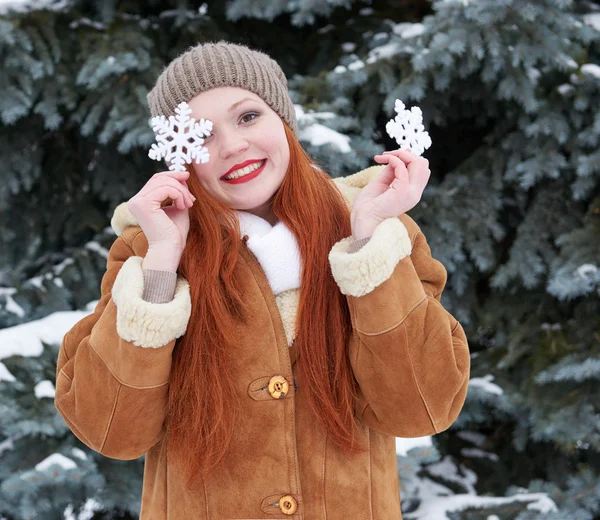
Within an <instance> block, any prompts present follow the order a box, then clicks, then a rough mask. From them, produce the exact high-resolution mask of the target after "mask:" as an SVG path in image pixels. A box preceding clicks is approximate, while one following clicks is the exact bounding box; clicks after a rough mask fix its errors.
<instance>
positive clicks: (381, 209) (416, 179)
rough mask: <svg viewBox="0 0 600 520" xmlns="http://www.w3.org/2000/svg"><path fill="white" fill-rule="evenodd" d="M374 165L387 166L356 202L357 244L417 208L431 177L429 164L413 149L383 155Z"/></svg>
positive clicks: (353, 220) (353, 216) (353, 215)
mask: <svg viewBox="0 0 600 520" xmlns="http://www.w3.org/2000/svg"><path fill="white" fill-rule="evenodd" d="M375 161H376V162H378V163H380V164H387V166H386V167H385V168H383V170H382V171H381V173H380V174H379V176H378V177H377V178H376V179H375V180H373V181H372V182H370V183H369V184H367V185H366V186H365V187H364V188H363V189H362V190H360V193H359V194H358V195H357V197H356V199H355V200H354V205H353V207H352V213H351V224H352V236H353V238H354V239H355V240H359V239H361V238H366V237H370V236H371V235H372V234H373V230H374V229H375V228H376V227H377V226H378V225H379V223H381V222H382V221H383V220H385V219H386V218H391V217H399V216H400V215H402V214H403V213H406V212H407V211H408V210H410V209H412V208H414V207H415V206H416V205H417V203H418V202H419V201H420V200H421V195H422V194H423V191H424V190H425V186H427V182H428V181H429V176H430V175H431V170H430V169H429V161H428V160H427V159H425V158H424V157H420V156H418V155H415V154H413V153H411V152H410V149H408V150H393V151H391V152H383V154H381V155H376V156H375Z"/></svg>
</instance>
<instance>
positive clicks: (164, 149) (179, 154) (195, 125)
mask: <svg viewBox="0 0 600 520" xmlns="http://www.w3.org/2000/svg"><path fill="white" fill-rule="evenodd" d="M191 113H192V109H191V108H190V107H189V105H188V104H187V103H186V102H185V101H182V102H181V103H179V105H177V107H176V108H175V115H174V116H169V118H168V119H167V118H166V117H165V116H156V117H153V118H152V119H151V120H150V124H151V125H152V130H154V134H155V135H156V143H152V147H151V148H150V151H149V152H148V156H149V157H150V159H155V160H157V161H160V160H161V159H163V158H164V159H166V161H167V162H168V163H169V170H172V171H182V170H184V169H185V166H184V165H185V164H190V163H191V162H192V161H193V160H194V159H195V160H196V164H200V163H207V162H208V160H209V158H210V156H209V153H208V150H207V149H206V148H205V147H204V146H203V145H204V138H205V137H208V136H209V135H210V133H211V132H212V126H213V124H212V121H209V120H208V119H200V122H198V121H196V120H195V119H194V118H193V117H189V116H190V114H191ZM157 143H158V144H157Z"/></svg>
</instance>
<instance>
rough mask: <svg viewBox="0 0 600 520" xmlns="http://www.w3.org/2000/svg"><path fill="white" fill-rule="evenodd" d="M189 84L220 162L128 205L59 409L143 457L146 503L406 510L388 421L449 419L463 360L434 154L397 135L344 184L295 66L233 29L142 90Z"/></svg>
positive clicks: (161, 93)
mask: <svg viewBox="0 0 600 520" xmlns="http://www.w3.org/2000/svg"><path fill="white" fill-rule="evenodd" d="M182 101H186V102H188V104H189V106H190V108H191V109H192V117H194V118H195V119H200V118H205V119H209V120H210V121H212V122H213V133H212V134H211V136H209V137H208V138H207V140H206V141H205V146H206V148H207V149H208V151H209V154H210V160H209V162H208V163H206V164H192V165H188V167H187V171H186V172H174V171H165V172H160V174H156V175H154V176H153V177H151V178H150V180H149V181H148V182H147V183H146V185H145V186H144V187H143V188H142V189H141V190H140V192H139V193H137V194H136V195H135V196H134V197H132V198H131V199H130V200H129V201H128V202H127V203H123V204H121V205H120V206H119V207H118V208H117V209H116V210H115V215H114V217H113V219H112V221H111V223H112V225H113V228H114V229H115V232H116V233H117V234H118V235H119V236H118V238H117V240H116V241H115V243H114V244H113V246H112V247H111V250H110V253H109V257H108V261H107V271H106V274H105V275H104V277H103V280H102V288H101V289H102V297H101V299H100V301H99V303H98V305H97V307H96V309H95V311H94V313H93V314H91V315H90V316H87V317H86V318H84V319H83V320H81V321H80V322H79V323H77V324H76V325H75V326H74V327H73V328H72V329H71V330H70V331H69V332H68V333H67V334H66V336H65V338H64V340H63V343H62V345H61V349H60V353H59V359H58V368H57V384H56V399H55V402H56V407H57V409H58V410H59V412H60V413H61V415H62V416H63V417H64V419H65V420H66V422H67V423H68V424H69V426H70V428H71V430H72V431H73V433H74V434H75V435H76V436H77V437H78V438H79V439H80V440H81V441H82V442H84V443H85V444H86V445H87V446H89V447H90V448H92V449H94V450H96V451H98V452H100V453H102V454H104V455H105V456H107V457H111V458H116V459H135V458H137V457H140V456H142V455H146V460H145V466H144V468H145V469H144V483H143V493H142V507H141V513H140V518H141V519H142V520H144V519H153V520H154V519H166V518H172V519H176V520H180V519H188V518H190V519H192V518H193V519H206V520H208V519H228V520H234V519H235V520H241V519H246V520H250V519H258V518H264V519H266V518H287V517H291V518H296V519H304V520H318V519H323V520H324V519H328V520H338V519H339V520H348V519H377V520H384V519H385V520H388V519H400V518H401V513H400V497H399V485H398V467H397V462H396V456H395V439H394V437H395V436H399V437H418V436H424V435H433V434H435V433H438V432H441V431H443V430H445V429H446V428H448V427H449V426H450V425H451V424H452V423H453V421H454V420H455V419H456V417H457V416H458V413H459V412H460V409H461V407H462V405H463V402H464V399H465V396H466V392H467V385H468V380H469V370H470V363H469V349H468V345H467V340H466V337H465V334H464V331H463V328H462V327H461V325H460V324H459V323H458V321H457V320H456V319H455V318H454V317H453V316H452V315H450V314H449V313H448V312H447V311H446V310H445V309H444V308H443V307H442V305H441V303H440V297H441V293H442V290H443V288H444V286H445V283H446V271H445V269H444V267H443V265H442V264H441V263H440V262H438V261H437V260H435V259H433V258H432V257H431V252H430V248H429V246H428V244H427V241H426V239H425V236H424V235H423V233H422V232H421V231H420V229H419V227H418V226H417V224H416V223H415V222H414V221H413V220H412V219H411V218H410V217H409V216H408V215H407V214H406V211H408V210H409V209H411V208H412V207H414V205H415V204H416V203H417V202H418V201H419V199H420V197H421V193H422V191H423V189H424V188H425V185H426V183H427V180H428V179H429V173H430V172H429V169H428V164H427V161H426V160H425V159H422V158H419V157H416V156H415V155H413V154H411V153H410V152H409V151H394V152H385V153H384V154H382V155H378V156H376V157H375V160H376V161H377V162H379V163H381V165H382V166H374V167H371V168H369V169H367V170H364V171H363V172H359V173H357V174H354V175H351V176H349V177H347V178H345V179H340V180H336V182H337V184H336V182H334V181H332V180H331V178H330V177H329V176H328V175H327V174H326V173H325V172H323V171H321V170H320V169H318V168H316V167H315V166H314V165H313V163H312V162H311V160H310V158H309V157H308V156H307V155H306V153H305V152H304V151H303V149H302V147H301V146H300V144H299V143H298V140H297V131H298V130H297V122H296V119H295V114H294V109H293V104H292V101H291V99H290V97H289V94H288V91H287V82H286V79H285V76H284V74H283V72H282V70H281V68H280V67H279V66H278V65H277V63H275V62H274V61H273V60H272V59H271V58H269V57H268V56H267V55H265V54H263V53H261V52H258V51H255V50H251V49H249V48H247V47H245V46H241V45H233V44H229V43H226V42H219V43H207V44H201V45H198V46H196V47H193V48H191V49H189V50H188V51H186V52H185V53H183V54H182V55H180V56H179V57H177V58H176V59H175V60H174V61H173V62H172V63H171V64H170V65H169V66H168V67H167V68H166V69H165V70H164V71H163V73H162V74H161V76H160V77H159V79H158V82H157V84H156V86H155V87H154V88H153V89H152V91H151V92H150V93H149V95H148V102H149V105H150V109H151V112H152V114H153V115H155V116H156V115H159V114H163V115H165V116H168V115H171V114H172V113H173V112H174V109H175V107H176V106H177V105H178V104H179V103H181V102H182ZM167 198H170V199H172V200H173V201H174V203H173V205H172V206H170V207H169V206H164V205H163V204H162V202H163V201H164V200H165V199H167Z"/></svg>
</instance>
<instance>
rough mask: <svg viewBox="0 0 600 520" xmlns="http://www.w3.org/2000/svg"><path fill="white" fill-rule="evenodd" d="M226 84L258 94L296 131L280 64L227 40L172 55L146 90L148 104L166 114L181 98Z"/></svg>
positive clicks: (158, 112) (157, 111)
mask: <svg viewBox="0 0 600 520" xmlns="http://www.w3.org/2000/svg"><path fill="white" fill-rule="evenodd" d="M225 86H230V87H240V88H243V89H246V90H249V91H250V92H253V93H254V94H256V95H257V96H259V97H261V98H262V99H263V100H264V101H265V103H267V105H269V106H270V107H271V108H272V109H273V110H274V111H275V112H276V113H277V114H279V116H280V117H281V118H282V119H283V120H284V121H285V122H286V123H287V124H288V126H289V127H290V128H291V129H292V131H293V132H294V133H295V134H296V135H298V122H297V121H296V113H295V112H294V105H293V103H292V100H291V98H290V95H289V93H288V89H287V80H286V78H285V74H284V73H283V70H281V67H280V66H279V65H278V64H277V62H276V61H275V60H273V59H272V58H271V57H269V56H268V55H267V54H265V53H263V52H260V51H257V50H253V49H250V48H249V47H246V46H245V45H239V44H234V43H229V42H226V41H219V42H217V43H201V44H198V45H196V46H194V47H190V48H189V49H188V50H187V51H185V52H184V53H182V54H180V55H179V56H178V57H177V58H175V59H174V60H173V61H172V62H171V63H169V64H168V65H167V67H166V68H165V69H164V70H163V71H162V73H161V74H160V76H159V77H158V80H157V81H156V85H155V86H154V87H153V88H152V90H151V91H150V92H149V93H148V96H147V99H148V106H149V107H150V112H151V114H152V116H153V117H154V116H159V115H164V116H165V117H169V116H171V115H174V114H175V108H176V107H177V105H179V103H181V102H182V101H186V102H187V101H189V100H190V99H192V98H193V97H194V96H196V95H197V94H200V93H201V92H204V91H206V90H210V89H212V88H215V87H225Z"/></svg>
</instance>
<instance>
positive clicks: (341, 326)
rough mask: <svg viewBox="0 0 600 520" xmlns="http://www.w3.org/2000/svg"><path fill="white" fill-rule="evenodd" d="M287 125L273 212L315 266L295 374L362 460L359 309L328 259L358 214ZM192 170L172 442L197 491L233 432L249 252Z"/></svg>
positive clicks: (302, 302) (308, 277)
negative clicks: (242, 266)
mask: <svg viewBox="0 0 600 520" xmlns="http://www.w3.org/2000/svg"><path fill="white" fill-rule="evenodd" d="M283 125H284V128H285V133H286V136H287V140H288V144H289V148H290V162H289V167H288V170H287V173H286V175H285V178H284V180H283V181H282V184H281V186H280V188H279V190H278V192H277V193H276V194H275V196H274V198H273V200H272V208H273V212H274V214H275V215H276V216H277V218H279V219H280V220H281V221H283V222H284V223H285V224H286V225H287V226H288V228H289V229H290V231H291V232H292V233H293V234H294V236H295V237H296V240H297V241H298V247H299V250H300V254H301V257H302V258H303V259H307V258H308V259H310V260H311V261H310V262H303V265H302V273H301V287H300V297H299V308H298V313H297V319H296V330H297V335H296V338H295V340H294V342H295V345H296V348H297V351H298V356H297V360H296V370H297V371H298V372H299V374H298V375H299V379H300V380H302V381H303V387H302V388H299V389H298V391H299V392H303V393H304V395H305V397H306V399H307V400H308V403H309V405H310V407H311V409H312V410H313V412H314V413H315V415H316V417H317V418H318V420H319V421H320V424H321V426H322V427H323V428H324V429H325V430H326V431H327V432H328V434H329V438H330V439H331V441H332V442H333V443H334V444H336V445H337V446H338V447H339V448H340V449H341V450H342V451H343V452H344V453H345V454H346V455H352V454H357V453H361V452H364V451H365V450H366V448H365V446H364V445H363V444H360V443H358V442H357V440H356V437H357V428H358V427H357V423H356V419H355V416H354V402H355V399H356V380H355V379H354V375H353V372H352V369H351V366H350V361H349V356H348V341H349V338H350V335H351V333H352V326H351V321H350V312H349V309H348V304H347V301H346V297H345V296H344V295H343V294H342V293H341V292H340V290H339V287H338V286H337V284H336V282H335V280H334V279H333V276H332V274H331V269H330V266H329V258H328V256H329V251H330V250H331V247H332V246H333V245H334V244H335V243H336V242H337V241H339V240H341V239H342V238H344V237H347V236H349V235H350V234H351V228H350V211H349V209H348V207H347V205H346V203H345V201H344V198H343V196H342V194H341V193H340V191H339V190H338V188H337V187H336V186H335V184H334V183H333V182H332V180H331V178H330V177H329V176H328V175H327V174H326V173H325V172H324V171H322V170H321V169H319V168H317V167H316V166H315V165H314V162H313V161H312V160H311V158H310V157H309V155H308V154H307V153H306V152H305V150H304V149H303V148H302V146H301V144H300V143H299V142H298V140H297V138H296V136H295V135H294V133H293V132H292V131H291V130H290V128H289V127H288V125H287V124H286V123H285V122H284V123H283ZM188 171H189V172H190V176H189V178H188V182H187V185H188V188H189V190H190V191H191V192H192V194H193V195H194V196H195V197H196V198H197V203H196V204H194V205H193V206H192V207H191V208H190V210H189V212H190V231H189V233H188V238H187V243H186V247H185V250H184V252H183V256H182V259H181V263H180V266H179V273H180V274H181V275H182V276H183V277H184V278H186V279H187V280H188V282H189V284H190V293H191V300H192V314H191V317H190V321H189V324H188V328H187V330H186V333H185V335H183V336H182V337H181V338H180V339H179V340H178V341H177V344H176V346H175V349H174V351H173V364H172V368H171V376H170V385H169V401H168V412H167V420H166V435H167V436H168V442H169V450H170V451H171V452H172V453H176V454H177V455H178V456H177V459H178V464H179V466H180V469H181V471H183V472H184V475H186V478H187V484H188V486H191V484H192V482H193V481H194V480H195V479H196V478H197V477H198V476H202V477H203V478H207V477H208V476H209V475H210V473H211V472H212V471H213V470H214V469H215V468H216V467H217V465H218V464H219V462H220V460H221V459H222V458H223V456H224V455H225V453H226V451H227V447H228V445H229V443H230V441H231V437H232V433H233V427H234V419H235V409H236V406H238V405H239V398H237V397H236V396H235V391H234V386H233V382H232V378H231V369H230V366H231V361H232V360H231V359H230V357H229V356H230V352H231V351H232V348H230V345H232V344H233V341H235V340H234V337H233V335H232V332H231V331H233V330H234V327H233V323H234V322H235V321H236V320H238V319H240V316H241V315H242V307H243V305H244V303H243V299H242V294H241V292H240V290H239V288H238V287H237V286H236V283H235V277H234V271H235V267H236V264H237V261H238V257H239V251H240V247H245V246H242V241H241V240H240V229H239V223H238V220H237V217H236V214H235V210H234V209H231V208H228V207H226V206H225V205H224V204H223V203H221V202H220V201H218V200H216V199H215V198H214V197H212V196H211V195H209V193H208V192H207V191H206V190H205V189H204V188H203V187H202V185H201V184H200V182H199V181H198V180H197V178H196V177H195V175H194V172H193V169H192V168H191V166H189V165H188ZM199 266H201V267H199Z"/></svg>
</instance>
